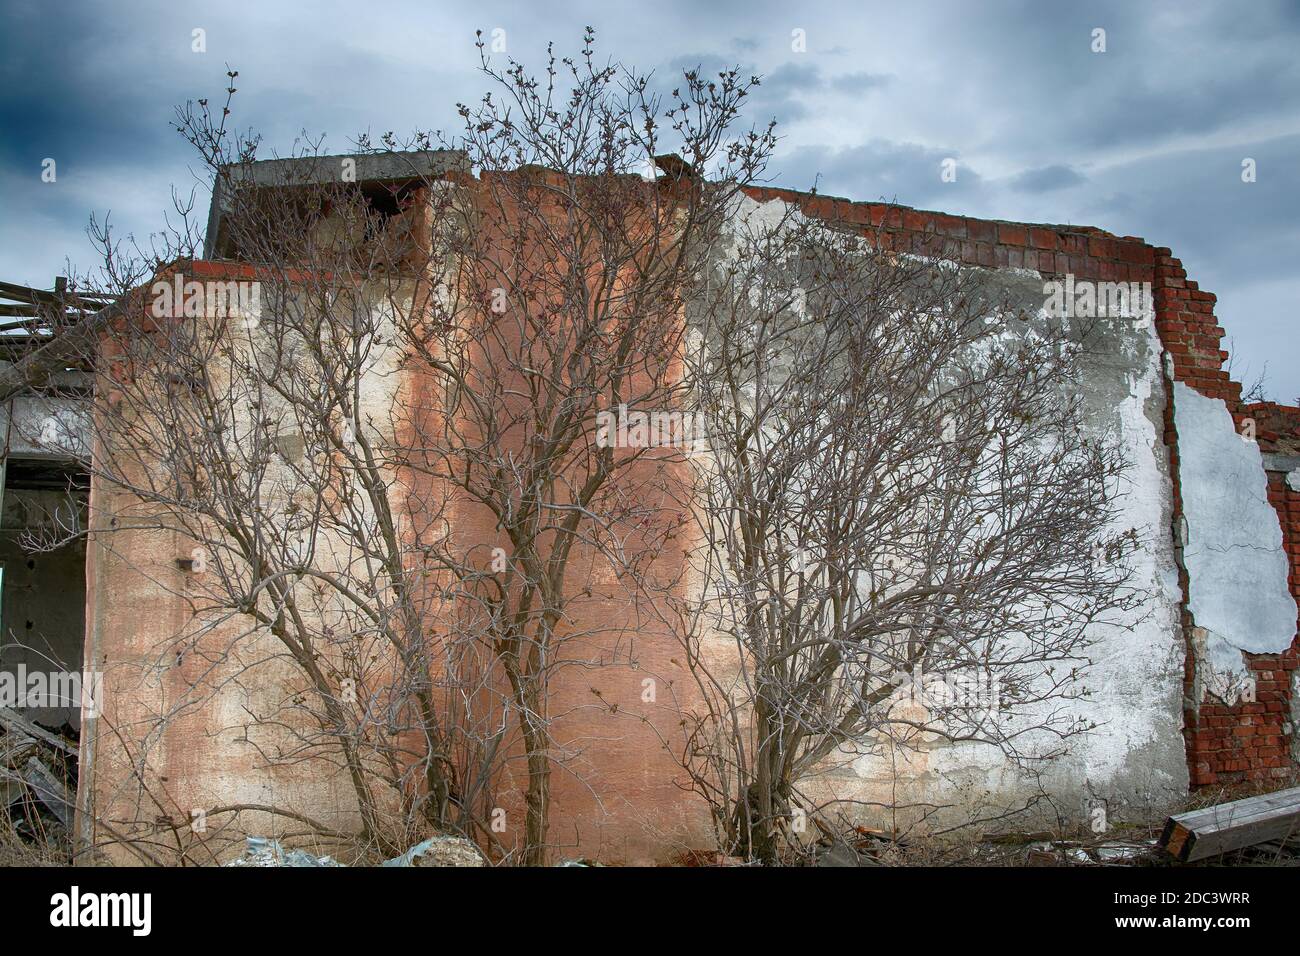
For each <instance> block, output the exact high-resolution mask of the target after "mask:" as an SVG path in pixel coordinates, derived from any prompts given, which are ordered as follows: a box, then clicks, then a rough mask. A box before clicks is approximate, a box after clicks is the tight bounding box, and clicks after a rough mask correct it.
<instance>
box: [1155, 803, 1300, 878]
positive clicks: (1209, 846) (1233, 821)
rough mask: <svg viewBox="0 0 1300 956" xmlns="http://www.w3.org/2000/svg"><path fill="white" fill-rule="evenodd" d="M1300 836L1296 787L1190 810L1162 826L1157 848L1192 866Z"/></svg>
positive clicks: (1299, 808)
mask: <svg viewBox="0 0 1300 956" xmlns="http://www.w3.org/2000/svg"><path fill="white" fill-rule="evenodd" d="M1296 834H1300V787H1293V788H1292V789H1290V790H1279V791H1277V792H1276V793H1266V794H1263V795H1261V796H1258V797H1248V798H1246V799H1245V800H1233V801H1232V802H1231V803H1220V804H1218V805H1216V806H1213V807H1206V808H1205V809H1204V810H1192V811H1191V812H1189V813H1180V814H1178V815H1177V816H1172V817H1170V818H1169V819H1168V820H1167V821H1166V822H1165V830H1164V833H1163V834H1161V836H1160V843H1159V845H1160V846H1161V847H1163V848H1164V849H1165V850H1166V851H1167V852H1168V853H1169V854H1170V855H1172V856H1173V857H1174V858H1175V859H1177V860H1179V861H1181V862H1183V863H1192V862H1195V861H1196V860H1204V859H1207V858H1209V857H1212V856H1219V855H1220V854H1222V853H1227V852H1229V851H1231V850H1240V849H1243V848H1245V847H1249V846H1255V845H1257V844H1260V843H1266V842H1269V841H1271V840H1286V839H1287V838H1288V837H1291V836H1293V835H1296Z"/></svg>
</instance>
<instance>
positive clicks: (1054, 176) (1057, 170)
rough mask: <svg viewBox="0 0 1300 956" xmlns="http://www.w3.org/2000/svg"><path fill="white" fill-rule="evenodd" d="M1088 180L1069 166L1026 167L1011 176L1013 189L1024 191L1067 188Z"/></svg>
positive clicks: (1043, 191) (1032, 191)
mask: <svg viewBox="0 0 1300 956" xmlns="http://www.w3.org/2000/svg"><path fill="white" fill-rule="evenodd" d="M1085 182H1087V179H1086V178H1085V177H1083V176H1081V175H1080V174H1079V172H1078V170H1075V169H1072V168H1071V167H1069V166H1062V165H1059V164H1057V165H1054V166H1042V167H1040V168H1038V169H1026V170H1025V171H1024V172H1023V173H1017V174H1016V175H1015V176H1012V177H1011V181H1010V183H1009V185H1010V186H1011V188H1012V189H1015V190H1018V191H1020V192H1024V193H1046V192H1051V191H1052V190H1055V189H1066V188H1068V187H1070V186H1078V185H1080V184H1081V183H1085Z"/></svg>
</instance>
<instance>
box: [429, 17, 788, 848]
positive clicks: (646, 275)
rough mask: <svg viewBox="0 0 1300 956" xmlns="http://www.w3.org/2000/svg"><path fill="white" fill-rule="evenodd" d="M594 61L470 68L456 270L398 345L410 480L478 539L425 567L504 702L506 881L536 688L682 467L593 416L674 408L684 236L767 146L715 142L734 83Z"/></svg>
mask: <svg viewBox="0 0 1300 956" xmlns="http://www.w3.org/2000/svg"><path fill="white" fill-rule="evenodd" d="M592 44H593V34H592V33H591V32H590V31H588V33H587V35H586V37H585V40H584V45H583V50H582V53H581V55H580V56H579V57H577V58H576V59H572V60H571V59H564V60H556V58H555V57H554V55H553V54H552V56H551V58H550V60H549V62H548V64H547V69H546V75H545V77H544V78H540V79H538V78H534V77H532V76H530V75H529V74H528V73H526V71H525V70H524V68H523V67H522V66H521V65H520V64H518V63H515V62H513V61H512V62H511V63H510V65H509V67H508V68H507V69H505V70H504V71H500V72H497V71H494V68H493V67H492V65H491V64H490V63H489V62H488V60H487V59H486V57H485V58H484V62H483V68H484V71H485V72H486V73H487V74H488V75H489V76H491V77H492V78H493V79H494V80H496V81H497V86H498V88H499V89H498V92H500V93H502V98H501V99H500V100H498V99H494V97H493V96H492V95H488V96H486V97H485V98H484V99H483V101H482V103H481V104H480V105H479V106H478V107H477V108H474V109H471V108H469V107H465V106H462V107H461V116H462V117H463V118H464V120H465V133H464V136H463V138H462V139H461V140H459V141H458V142H457V144H456V145H457V146H458V147H459V148H461V149H463V150H464V151H465V152H466V154H467V156H468V158H469V161H470V164H471V166H472V168H473V169H474V171H475V172H476V173H477V174H478V181H477V183H475V184H473V185H472V186H471V187H469V192H470V193H471V195H470V196H468V197H453V198H451V200H450V202H451V203H452V204H453V205H456V204H459V205H460V207H461V208H464V209H465V216H466V221H465V223H464V224H463V225H460V224H449V225H448V227H447V228H441V227H435V229H434V235H435V237H439V238H440V239H442V240H443V241H445V243H446V246H445V249H446V251H445V253H444V256H445V258H446V259H447V260H448V261H452V262H454V263H456V266H455V270H454V276H453V277H452V279H451V280H450V281H449V285H448V290H447V294H446V296H444V297H442V298H441V299H439V301H443V302H446V303H447V305H446V308H445V311H441V312H440V311H437V310H434V311H432V312H429V313H425V314H424V315H420V313H413V314H414V315H416V316H418V317H419V318H421V319H422V324H419V325H417V326H414V327H411V328H409V329H406V330H405V337H406V339H407V340H408V341H410V342H411V343H413V344H415V345H416V346H417V349H418V351H419V355H420V358H421V360H422V361H423V362H424V366H425V368H426V369H427V373H428V375H429V377H430V379H431V380H432V381H435V382H437V383H438V385H437V394H438V395H439V396H440V397H441V398H442V401H441V402H440V411H439V413H438V414H436V415H431V416H429V418H428V419H427V420H426V422H425V424H424V426H423V427H421V428H419V429H418V430H417V431H418V434H419V436H420V437H419V438H418V439H417V440H416V441H415V442H413V446H414V447H415V448H416V449H417V450H418V458H419V460H418V461H412V462H411V467H413V468H415V469H417V470H420V471H423V472H426V473H428V474H430V475H432V476H436V477H437V478H438V479H439V480H441V481H444V482H445V483H447V484H448V485H450V486H452V487H455V488H456V489H457V492H458V495H459V500H460V501H463V502H467V503H468V504H469V505H470V509H469V511H468V512H462V516H463V517H465V516H467V514H473V513H475V512H477V513H478V514H480V515H484V516H485V517H486V518H487V522H488V524H489V526H490V527H492V528H493V530H494V536H493V537H492V539H491V540H483V541H476V542H474V546H473V547H470V548H466V549H458V548H457V547H456V546H455V545H453V544H450V543H451V542H454V541H455V540H456V539H455V538H454V537H453V538H449V539H448V542H449V546H448V547H445V548H443V549H441V550H440V551H439V552H438V554H437V560H438V561H439V562H440V564H441V566H442V567H443V569H444V570H445V571H446V572H447V574H449V575H450V577H451V579H452V580H453V581H454V582H455V584H454V587H455V591H456V596H457V598H458V599H459V600H458V611H457V615H458V616H459V615H466V616H468V617H469V618H472V620H473V621H474V622H475V623H474V624H473V626H472V629H475V630H482V631H483V633H484V634H485V635H486V637H487V640H488V641H489V643H490V646H491V648H492V650H493V652H494V654H495V655H496V658H497V660H498V662H499V665H500V667H501V670H502V672H503V674H504V676H505V679H506V682H507V684H508V686H509V694H510V705H511V709H512V710H513V713H514V715H515V719H516V720H517V722H518V727H519V734H520V738H521V740H522V745H523V751H524V755H525V758H526V762H527V774H528V785H527V794H526V834H525V849H524V855H523V860H524V862H526V863H539V862H541V861H542V860H543V858H544V854H545V852H546V845H547V827H548V818H549V811H550V792H551V782H550V775H551V772H552V763H553V761H554V760H555V759H556V758H557V757H563V748H562V747H560V746H558V745H557V742H556V740H555V736H554V734H553V733H552V726H553V722H554V720H555V718H556V716H557V715H556V714H555V713H553V712H552V694H551V690H550V688H551V686H552V682H553V681H554V678H555V675H556V674H557V673H559V671H560V670H562V669H564V668H566V667H573V666H593V665H595V664H596V663H597V661H596V660H595V658H594V657H591V656H589V655H590V654H591V651H590V650H589V649H588V650H586V651H576V652H575V651H572V650H571V648H574V647H579V646H586V647H588V648H589V647H590V646H591V644H592V639H593V638H594V637H595V634H596V633H598V632H600V631H605V632H607V633H609V634H617V633H619V632H620V630H621V629H622V627H623V625H622V624H620V623H617V622H609V621H605V622H604V623H602V624H601V625H599V626H598V627H596V628H594V629H593V628H590V627H588V628H586V629H583V628H579V627H576V626H575V625H574V620H575V617H574V610H575V608H578V607H580V606H581V605H582V603H583V602H585V601H589V600H590V599H591V597H592V583H591V578H592V577H593V576H595V575H598V574H600V573H601V568H605V569H608V570H610V571H612V572H613V573H614V574H615V576H616V577H617V578H618V580H620V581H623V582H624V583H625V587H626V588H627V590H626V592H625V593H627V594H628V595H629V599H630V600H632V601H635V600H636V599H637V598H638V596H642V597H643V596H644V595H645V590H644V581H645V577H646V570H647V569H648V568H649V567H650V565H652V564H653V562H654V561H655V560H656V558H657V557H658V556H659V555H660V554H661V553H662V549H663V547H664V545H665V542H666V541H667V540H669V538H670V537H671V535H672V534H673V531H674V529H675V528H676V527H677V526H679V525H680V523H681V520H682V518H681V514H680V507H679V505H680V500H679V497H678V495H676V494H675V493H674V491H673V487H672V484H673V482H672V480H671V479H670V477H669V476H668V475H667V474H666V471H665V469H667V468H670V467H671V464H672V462H671V459H672V458H673V457H678V458H679V457H680V456H674V455H673V454H672V453H670V454H668V455H660V454H657V453H656V452H655V451H653V450H651V449H650V448H648V447H633V448H630V449H620V448H616V447H615V445H616V442H612V441H606V440H604V439H603V438H602V435H601V434H600V429H599V424H598V423H599V419H600V414H601V412H602V411H604V412H609V411H610V410H611V409H618V408H620V407H626V408H649V409H665V408H670V407H673V406H674V405H675V404H676V403H678V401H679V397H680V394H681V392H682V386H681V365H680V354H681V353H680V337H681V330H682V322H681V314H682V309H683V303H684V301H685V298H686V297H687V296H688V295H689V289H690V287H691V285H692V283H693V281H694V279H695V276H696V270H695V267H694V264H693V261H692V259H691V254H692V252H693V250H694V248H695V245H696V242H697V236H699V235H701V234H704V233H707V232H711V231H715V230H716V229H717V228H718V225H719V219H720V217H721V216H722V214H723V213H724V211H725V209H726V208H727V204H728V202H729V201H730V199H731V198H732V197H734V196H736V195H738V194H739V190H740V189H741V188H742V187H743V186H744V185H746V184H747V183H749V182H751V181H752V180H753V179H754V178H755V177H756V176H757V175H758V174H759V173H761V172H762V170H763V168H764V164H765V162H766V159H767V156H768V153H769V152H770V149H771V146H772V143H773V138H772V134H771V128H770V127H769V128H768V129H766V130H762V131H750V132H748V133H746V134H744V135H741V136H738V137H734V138H728V137H729V136H731V133H730V128H731V127H732V125H733V124H734V122H735V120H736V117H737V113H738V110H739V108H740V105H741V102H742V100H743V98H744V97H745V96H746V93H747V90H748V88H749V86H750V85H751V84H752V82H754V81H752V80H751V81H744V80H742V79H741V78H740V77H739V76H738V75H737V74H736V73H735V72H734V71H729V72H724V73H723V74H721V75H720V76H718V77H717V78H715V79H713V80H710V79H707V78H705V77H703V76H701V75H700V74H699V73H698V72H695V71H689V72H687V73H686V74H685V76H684V77H683V82H682V85H681V86H680V87H679V88H678V89H676V90H674V91H673V93H672V95H671V96H670V97H669V99H668V101H667V103H666V104H665V103H663V102H662V101H661V100H660V98H659V97H658V96H656V95H654V94H653V92H652V90H651V86H650V83H649V80H648V78H646V77H644V76H638V75H634V74H631V73H628V72H626V71H624V70H623V69H622V68H620V67H618V66H615V65H604V66H602V65H599V64H598V63H597V62H596V61H595V58H594V51H593V45H592ZM482 49H483V47H482V44H481V43H480V51H482ZM665 122H666V124H667V127H668V128H667V129H666V130H664V129H661V123H665ZM665 141H667V142H669V143H671V144H672V146H673V148H674V149H675V150H676V152H675V153H673V154H672V155H671V156H664V155H661V152H662V151H663V150H664V146H663V142H665ZM656 161H657V162H658V165H659V166H661V167H662V168H664V169H665V172H666V174H665V175H664V176H662V177H659V178H658V179H656V178H655V176H654V173H653V169H654V164H655V163H656ZM697 171H698V174H697ZM704 171H708V172H709V173H710V177H711V179H710V183H709V186H708V188H701V184H700V182H699V181H698V178H697V175H702V174H703V172H704ZM430 323H431V324H430ZM578 567H580V568H581V569H582V570H581V574H582V575H584V576H585V577H584V576H579V577H577V579H575V571H576V568H578ZM584 654H585V655H588V656H584ZM607 662H608V661H607Z"/></svg>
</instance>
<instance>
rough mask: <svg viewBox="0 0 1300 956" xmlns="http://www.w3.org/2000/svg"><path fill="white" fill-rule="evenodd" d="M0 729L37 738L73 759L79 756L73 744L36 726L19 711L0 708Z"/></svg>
mask: <svg viewBox="0 0 1300 956" xmlns="http://www.w3.org/2000/svg"><path fill="white" fill-rule="evenodd" d="M0 727H3V728H4V729H5V730H8V731H11V732H16V733H22V734H26V735H27V736H28V737H35V738H36V739H37V740H40V741H44V742H45V743H47V744H49V745H50V746H51V747H53V748H55V749H56V750H62V751H63V752H64V753H65V754H68V755H70V756H73V757H75V756H77V748H76V747H75V746H74V745H73V744H72V743H70V742H69V741H67V740H64V739H63V738H62V737H60V736H58V735H57V734H52V733H50V732H49V731H48V730H45V729H44V728H42V727H38V726H36V724H34V723H32V722H31V721H30V720H28V719H27V718H26V717H24V716H22V715H21V714H19V713H18V712H17V711H13V710H10V709H9V708H8V707H0Z"/></svg>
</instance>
